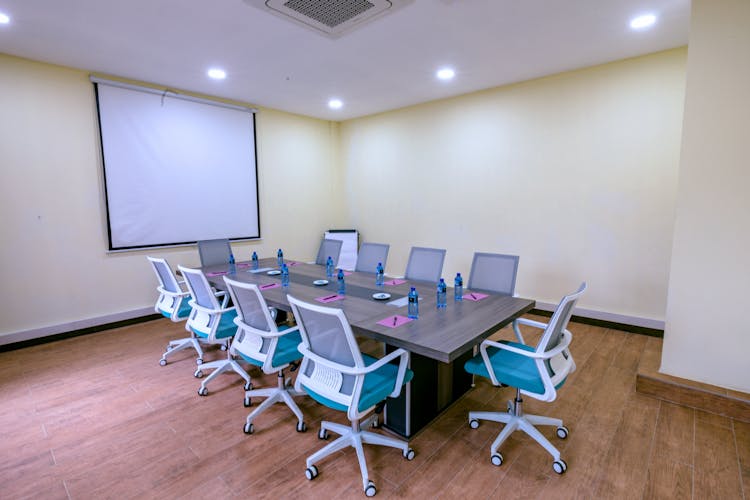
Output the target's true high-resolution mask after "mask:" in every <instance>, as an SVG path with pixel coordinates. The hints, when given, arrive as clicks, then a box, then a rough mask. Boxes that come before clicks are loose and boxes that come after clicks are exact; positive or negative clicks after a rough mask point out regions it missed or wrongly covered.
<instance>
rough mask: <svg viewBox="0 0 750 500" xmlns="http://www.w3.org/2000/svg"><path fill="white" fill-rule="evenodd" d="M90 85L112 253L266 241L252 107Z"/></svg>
mask: <svg viewBox="0 0 750 500" xmlns="http://www.w3.org/2000/svg"><path fill="white" fill-rule="evenodd" d="M92 81H93V82H94V88H95V91H96V98H97V107H98V111H99V130H100V134H101V143H102V155H103V166H104V189H105V193H106V202H107V224H108V231H109V249H110V250H127V249H137V248H143V247H152V246H166V245H181V244H189V243H194V242H196V241H198V240H205V239H214V238H230V239H250V238H260V218H259V213H258V176H257V165H256V148H255V114H254V112H253V111H254V110H252V109H250V108H242V107H239V106H232V105H227V104H224V103H220V102H213V101H208V100H203V99H196V98H192V97H189V96H183V95H179V94H175V93H174V92H170V91H164V92H162V91H158V90H154V89H149V88H144V87H136V86H131V85H127V84H121V83H119V82H109V81H106V80H98V79H92Z"/></svg>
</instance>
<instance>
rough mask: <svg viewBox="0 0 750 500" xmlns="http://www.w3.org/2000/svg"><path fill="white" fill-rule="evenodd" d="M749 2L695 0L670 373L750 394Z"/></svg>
mask: <svg viewBox="0 0 750 500" xmlns="http://www.w3.org/2000/svg"><path fill="white" fill-rule="evenodd" d="M749 139H750V2H749V1H747V0H693V4H692V16H691V26H690V50H689V52H688V62H687V96H686V104H685V121H684V125H683V141H682V157H681V162H680V179H679V192H678V193H679V194H678V204H677V222H676V226H675V233H674V249H673V251H672V262H671V274H670V282H669V301H668V307H667V328H666V331H665V334H664V348H663V353H662V366H661V370H662V371H663V372H665V373H668V374H671V375H675V376H679V377H684V378H689V379H693V380H698V381H701V382H707V383H709V384H714V385H719V386H723V387H727V388H733V389H737V390H740V391H744V392H750V361H748V353H749V352H750V331H749V330H748V326H747V325H748V311H750V307H748V303H749V297H750V265H749V264H748V255H750V252H749V251H748V249H749V248H750V231H748V221H750V195H749V194H748V188H749V187H750V140H749Z"/></svg>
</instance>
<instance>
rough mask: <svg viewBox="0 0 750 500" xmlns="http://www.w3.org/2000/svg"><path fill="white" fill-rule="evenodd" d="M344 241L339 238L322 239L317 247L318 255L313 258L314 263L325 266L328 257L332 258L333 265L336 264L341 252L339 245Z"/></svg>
mask: <svg viewBox="0 0 750 500" xmlns="http://www.w3.org/2000/svg"><path fill="white" fill-rule="evenodd" d="M343 244H344V242H343V241H341V240H327V239H323V240H322V241H321V242H320V247H318V256H317V257H316V258H315V263H316V264H318V265H319V266H325V265H326V261H328V257H329V256H330V257H331V258H332V259H333V265H334V267H335V266H338V264H339V255H340V254H341V245H343Z"/></svg>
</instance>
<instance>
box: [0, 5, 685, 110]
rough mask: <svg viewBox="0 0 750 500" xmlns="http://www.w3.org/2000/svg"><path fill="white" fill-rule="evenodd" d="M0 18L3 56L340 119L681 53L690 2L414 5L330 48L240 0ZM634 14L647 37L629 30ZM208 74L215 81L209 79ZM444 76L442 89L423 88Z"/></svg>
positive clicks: (16, 11)
mask: <svg viewBox="0 0 750 500" xmlns="http://www.w3.org/2000/svg"><path fill="white" fill-rule="evenodd" d="M0 12H3V13H5V14H7V15H8V16H9V17H10V18H11V21H10V23H8V24H5V25H0V52H2V53H6V54H11V55H16V56H21V57H26V58H29V59H35V60H39V61H46V62H51V63H55V64H61V65H65V66H70V67H74V68H81V69H84V70H87V71H91V72H98V73H105V74H109V75H114V76H119V77H125V78H130V79H134V80H141V81H145V82H150V83H154V84H158V85H163V86H165V87H170V88H175V89H182V90H187V91H192V92H199V93H204V94H209V95H214V96H219V97H225V98H229V99H235V100H239V101H243V102H246V103H249V104H253V105H257V106H263V107H270V108H275V109H279V110H283V111H288V112H292V113H297V114H301V115H306V116H311V117H316V118H322V119H326V120H335V121H340V120H346V119H351V118H356V117H361V116H365V115H370V114H374V113H379V112H383V111H388V110H392V109H397V108H401V107H404V106H409V105H413V104H417V103H422V102H427V101H431V100H435V99H442V98H446V97H450V96H455V95H459V94H465V93H468V92H472V91H476V90H481V89H486V88H491V87H496V86H499V85H503V84H508V83H513V82H519V81H523V80H528V79H531V78H536V77H540V76H544V75H550V74H554V73H559V72H561V71H566V70H572V69H576V68H582V67H586V66H591V65H595V64H600V63H604V62H608V61H614V60H618V59H623V58H627V57H633V56H638V55H642V54H647V53H651V52H657V51H660V50H664V49H669V48H674V47H678V46H682V45H685V44H687V40H688V28H689V18H690V1H689V0H565V1H563V0H415V1H414V2H413V3H409V4H407V5H406V6H404V7H403V8H400V9H398V10H394V11H393V12H392V13H389V14H387V15H384V16H382V17H380V18H378V19H375V20H374V21H372V22H369V23H365V24H362V25H360V26H358V27H357V28H355V29H354V30H352V31H351V32H349V33H347V34H345V35H343V36H341V37H339V38H337V39H332V38H329V37H326V36H323V35H321V34H318V33H316V32H314V31H312V30H310V29H307V28H305V27H302V26H299V25H298V24H295V23H292V22H290V21H287V20H285V19H281V18H279V17H277V16H274V15H272V14H270V13H266V12H264V11H262V10H260V9H258V8H255V7H251V6H249V5H248V4H247V3H245V2H243V1H242V0H214V1H211V2H207V1H205V0H128V1H125V2H112V1H107V0H0ZM644 12H652V13H654V14H656V15H657V16H658V21H657V23H656V25H655V26H654V27H652V28H651V29H649V30H644V31H633V30H631V29H630V28H629V26H628V23H629V21H630V19H631V18H632V17H634V16H635V15H638V14H641V13H644ZM213 66H218V67H221V68H223V69H224V70H226V72H227V78H226V79H225V80H221V81H215V80H211V79H209V78H208V77H207V76H206V70H207V69H208V68H209V67H213ZM443 66H451V67H453V68H454V69H455V71H456V76H455V78H454V79H453V80H451V81H449V82H444V81H439V80H437V79H436V78H435V72H436V70H437V69H439V68H440V67H443ZM333 97H336V98H339V99H341V100H342V101H343V103H344V106H343V107H342V108H341V109H339V110H331V109H329V108H328V106H327V103H328V100H329V99H331V98H333Z"/></svg>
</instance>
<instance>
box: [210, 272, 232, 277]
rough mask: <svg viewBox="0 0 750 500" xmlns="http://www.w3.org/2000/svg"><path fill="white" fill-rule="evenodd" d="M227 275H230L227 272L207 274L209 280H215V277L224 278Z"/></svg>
mask: <svg viewBox="0 0 750 500" xmlns="http://www.w3.org/2000/svg"><path fill="white" fill-rule="evenodd" d="M225 274H229V273H227V272H226V271H217V272H215V273H206V276H208V277H209V278H213V277H214V276H224V275H225Z"/></svg>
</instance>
